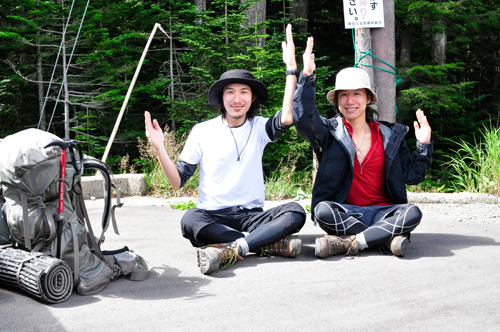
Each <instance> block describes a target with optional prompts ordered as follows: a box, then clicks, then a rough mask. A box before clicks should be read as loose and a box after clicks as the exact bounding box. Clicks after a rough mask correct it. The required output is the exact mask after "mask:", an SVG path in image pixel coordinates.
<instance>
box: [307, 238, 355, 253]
mask: <svg viewBox="0 0 500 332" xmlns="http://www.w3.org/2000/svg"><path fill="white" fill-rule="evenodd" d="M357 245H358V240H356V236H355V235H350V236H335V235H325V236H323V237H318V238H316V245H315V250H314V254H315V255H316V257H320V258H325V257H328V256H333V255H336V254H348V255H351V256H355V255H357V254H358V248H357Z"/></svg>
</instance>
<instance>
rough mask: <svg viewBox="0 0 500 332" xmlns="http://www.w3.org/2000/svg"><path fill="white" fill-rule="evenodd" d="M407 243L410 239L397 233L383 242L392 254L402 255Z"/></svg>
mask: <svg viewBox="0 0 500 332" xmlns="http://www.w3.org/2000/svg"><path fill="white" fill-rule="evenodd" d="M409 243H410V241H409V240H408V237H407V236H405V235H397V236H395V237H394V238H393V239H392V240H391V241H389V242H387V243H386V244H385V247H386V248H389V251H390V252H391V253H392V254H393V255H394V256H398V257H403V256H404V255H405V251H406V249H407V248H408V244H409Z"/></svg>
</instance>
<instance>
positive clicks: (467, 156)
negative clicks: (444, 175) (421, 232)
mask: <svg viewBox="0 0 500 332" xmlns="http://www.w3.org/2000/svg"><path fill="white" fill-rule="evenodd" d="M481 136H482V137H481V140H480V141H477V140H476V138H474V143H473V144H472V143H468V142H465V141H464V140H460V141H458V142H455V143H456V144H457V145H458V146H459V148H458V149H457V150H455V151H453V153H452V154H451V155H449V156H448V158H449V161H448V162H447V163H446V165H447V166H448V167H449V168H450V170H451V179H452V186H453V188H454V189H455V191H467V192H471V193H486V194H495V195H500V129H498V128H494V127H493V126H492V125H490V126H489V127H484V129H483V130H482V131H481Z"/></svg>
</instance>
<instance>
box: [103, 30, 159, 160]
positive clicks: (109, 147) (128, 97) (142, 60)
mask: <svg viewBox="0 0 500 332" xmlns="http://www.w3.org/2000/svg"><path fill="white" fill-rule="evenodd" d="M159 26H160V24H159V23H156V24H155V26H154V28H153V31H151V35H150V36H149V39H148V42H147V43H146V47H145V48H144V51H143V52H142V56H141V59H140V60H139V65H138V66H137V69H136V70H135V74H134V77H133V78H132V82H131V83H130V86H129V87H128V91H127V95H126V96H125V100H124V101H123V104H122V108H121V110H120V113H119V114H118V118H117V119H116V122H115V127H114V128H113V132H112V133H111V136H110V138H109V141H108V145H107V146H106V150H105V151H104V155H103V156H102V161H103V162H106V159H108V154H109V150H110V149H111V145H112V144H113V141H114V139H115V136H116V133H117V132H118V127H119V126H120V122H121V121H122V117H123V113H124V112H125V109H126V108H127V104H128V100H129V99H130V95H131V94H132V90H134V85H135V81H137V77H138V76H139V72H140V71H141V67H142V63H143V62H144V58H146V54H147V53H148V49H149V45H151V41H152V40H153V37H154V35H155V33H156V29H158V27H159Z"/></svg>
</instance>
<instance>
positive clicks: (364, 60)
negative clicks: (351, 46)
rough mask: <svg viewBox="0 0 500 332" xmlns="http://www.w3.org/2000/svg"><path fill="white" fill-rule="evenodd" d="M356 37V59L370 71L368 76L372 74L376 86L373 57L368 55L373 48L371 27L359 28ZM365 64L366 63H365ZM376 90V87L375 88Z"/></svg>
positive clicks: (355, 33)
mask: <svg viewBox="0 0 500 332" xmlns="http://www.w3.org/2000/svg"><path fill="white" fill-rule="evenodd" d="M354 39H355V41H356V51H357V54H355V55H354V56H355V57H356V61H357V62H358V61H359V63H360V64H361V65H360V66H358V67H360V68H361V69H363V70H364V71H366V72H367V73H368V76H370V82H371V85H372V87H374V88H376V87H375V83H374V80H373V68H372V67H371V66H372V65H373V58H372V57H371V56H370V55H367V52H369V51H370V50H371V49H372V37H371V33H370V29H369V28H357V29H355V30H354ZM363 64H364V65H363ZM374 90H375V92H376V89H374Z"/></svg>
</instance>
